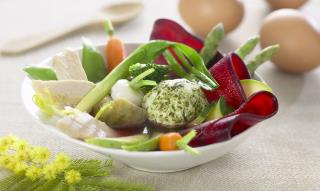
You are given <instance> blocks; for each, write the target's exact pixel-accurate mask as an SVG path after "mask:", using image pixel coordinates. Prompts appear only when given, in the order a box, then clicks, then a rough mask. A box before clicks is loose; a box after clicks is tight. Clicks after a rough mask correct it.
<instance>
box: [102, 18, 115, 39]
mask: <svg viewBox="0 0 320 191" xmlns="http://www.w3.org/2000/svg"><path fill="white" fill-rule="evenodd" d="M103 29H104V31H105V32H106V33H107V34H108V35H109V37H112V36H113V33H114V29H113V25H112V22H111V21H110V19H106V20H105V21H104V23H103Z"/></svg>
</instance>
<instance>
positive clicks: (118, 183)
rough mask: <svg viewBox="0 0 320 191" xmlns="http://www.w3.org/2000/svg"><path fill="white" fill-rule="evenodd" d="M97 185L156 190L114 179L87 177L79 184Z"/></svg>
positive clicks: (115, 189) (115, 190) (126, 190)
mask: <svg viewBox="0 0 320 191" xmlns="http://www.w3.org/2000/svg"><path fill="white" fill-rule="evenodd" d="M83 185H85V186H96V187H99V188H102V189H107V190H112V191H154V190H155V189H154V188H152V187H150V186H147V185H144V184H134V183H129V182H124V181H119V180H114V179H92V178H87V179H84V180H82V181H81V182H80V183H79V186H83Z"/></svg>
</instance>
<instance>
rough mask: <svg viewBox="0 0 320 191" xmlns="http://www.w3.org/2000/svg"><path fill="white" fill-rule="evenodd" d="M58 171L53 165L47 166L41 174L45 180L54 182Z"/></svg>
mask: <svg viewBox="0 0 320 191" xmlns="http://www.w3.org/2000/svg"><path fill="white" fill-rule="evenodd" d="M57 173H58V169H57V167H56V166H55V165H54V164H47V165H46V166H45V167H44V168H43V170H42V174H43V175H44V178H45V179H47V180H54V179H56V177H57Z"/></svg>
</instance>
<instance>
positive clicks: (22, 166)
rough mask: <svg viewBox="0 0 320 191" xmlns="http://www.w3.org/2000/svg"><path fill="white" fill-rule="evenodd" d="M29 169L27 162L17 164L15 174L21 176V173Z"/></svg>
mask: <svg viewBox="0 0 320 191" xmlns="http://www.w3.org/2000/svg"><path fill="white" fill-rule="evenodd" d="M27 168H28V165H27V163H25V162H16V163H15V165H14V169H13V172H14V173H15V174H19V173H21V172H24V171H25V170H26V169H27Z"/></svg>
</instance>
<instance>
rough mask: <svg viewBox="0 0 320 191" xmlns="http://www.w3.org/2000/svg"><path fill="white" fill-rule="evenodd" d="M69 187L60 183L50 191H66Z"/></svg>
mask: <svg viewBox="0 0 320 191" xmlns="http://www.w3.org/2000/svg"><path fill="white" fill-rule="evenodd" d="M69 187H70V186H69V185H68V184H67V183H65V182H64V181H60V182H59V184H58V185H56V187H54V189H53V190H52V191H68V190H69Z"/></svg>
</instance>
